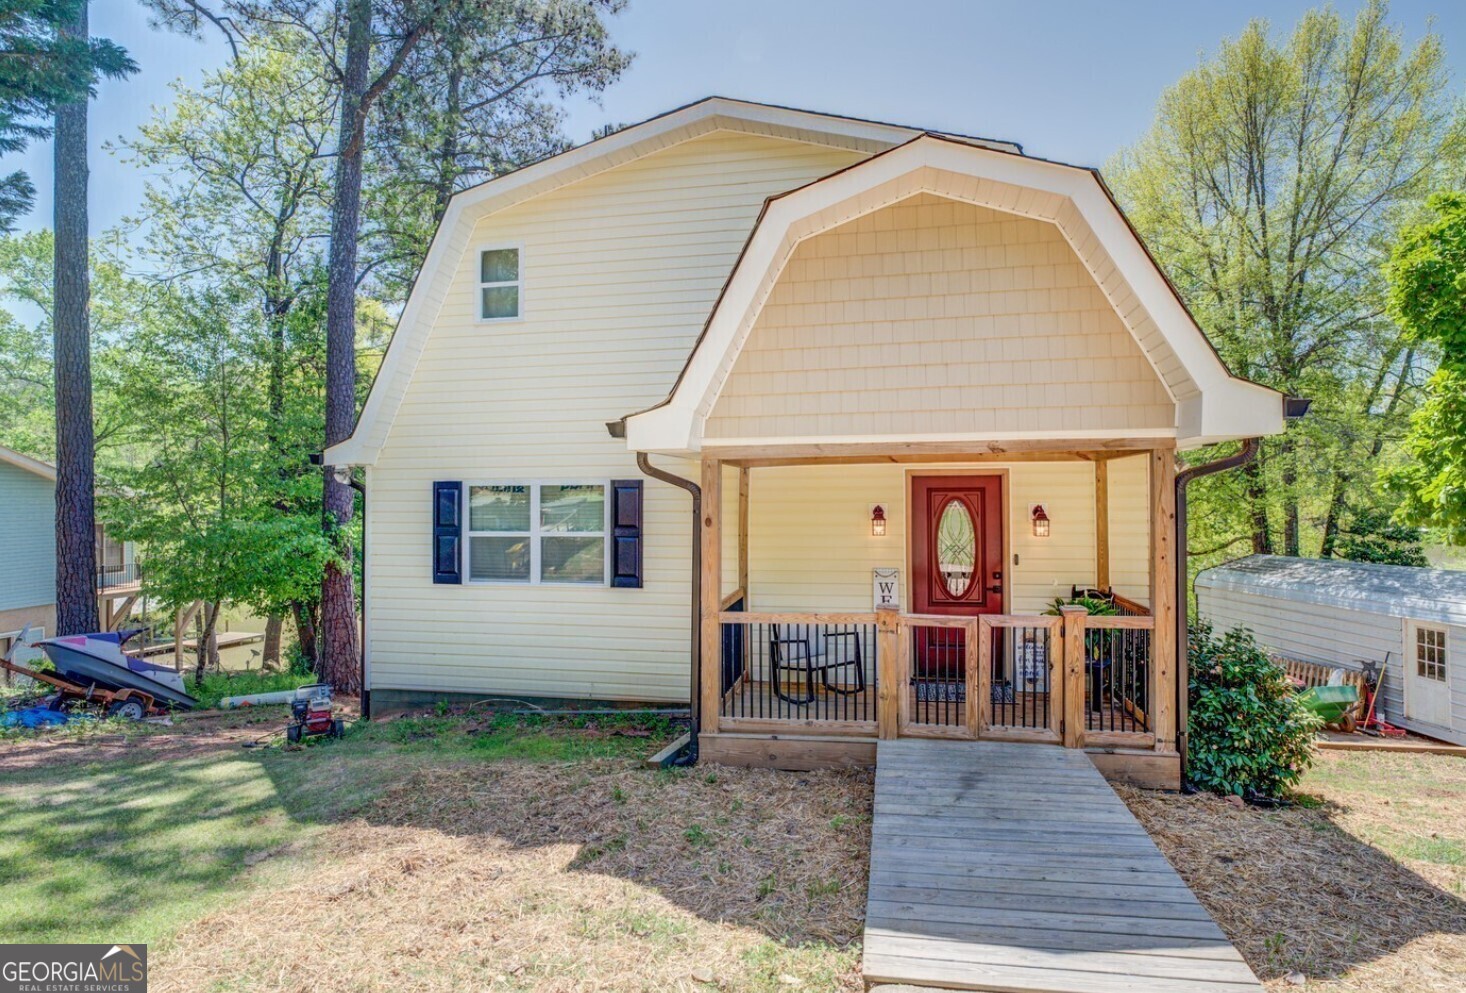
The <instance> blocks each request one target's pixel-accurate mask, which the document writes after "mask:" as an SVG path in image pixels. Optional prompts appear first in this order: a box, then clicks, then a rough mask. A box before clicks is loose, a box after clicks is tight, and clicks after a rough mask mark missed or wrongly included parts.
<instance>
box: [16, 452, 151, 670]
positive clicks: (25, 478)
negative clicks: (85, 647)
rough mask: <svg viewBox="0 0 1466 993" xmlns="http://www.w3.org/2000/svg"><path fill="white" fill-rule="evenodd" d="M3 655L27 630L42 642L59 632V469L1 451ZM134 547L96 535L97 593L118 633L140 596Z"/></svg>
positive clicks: (104, 616) (103, 614) (104, 613)
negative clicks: (57, 538) (57, 612)
mask: <svg viewBox="0 0 1466 993" xmlns="http://www.w3.org/2000/svg"><path fill="white" fill-rule="evenodd" d="M0 548H3V549H4V555H3V559H4V562H5V566H4V568H3V569H0V655H3V654H4V653H5V651H6V650H7V649H8V648H9V647H10V642H11V641H12V639H14V638H16V637H17V636H18V635H19V634H20V632H21V630H22V629H24V628H25V626H26V625H27V624H29V625H30V626H31V629H32V635H33V638H34V639H36V640H38V639H39V638H41V637H44V636H45V635H47V634H54V633H55V631H56V467H55V466H53V465H50V464H49V463H46V462H41V461H40V460H38V459H33V458H31V457H30V456H28V455H22V454H21V453H20V452H17V451H13V450H11V449H9V448H0ZM138 589H139V587H138V573H137V564H136V562H135V561H134V558H133V549H132V545H131V544H130V543H124V542H119V541H114V540H113V539H111V538H109V537H107V536H106V535H105V534H103V533H102V531H101V529H100V528H99V529H98V532H97V593H98V606H99V608H100V615H101V617H102V619H103V622H104V623H109V624H110V626H113V627H115V626H116V624H117V623H119V622H120V621H121V620H122V619H123V618H124V617H126V616H127V613H128V612H129V611H130V610H131V607H132V604H133V603H134V602H135V601H136V596H137V593H138Z"/></svg>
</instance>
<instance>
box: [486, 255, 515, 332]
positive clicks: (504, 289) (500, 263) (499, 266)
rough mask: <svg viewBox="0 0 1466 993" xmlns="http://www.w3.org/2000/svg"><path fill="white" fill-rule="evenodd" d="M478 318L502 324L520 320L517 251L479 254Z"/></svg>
mask: <svg viewBox="0 0 1466 993" xmlns="http://www.w3.org/2000/svg"><path fill="white" fill-rule="evenodd" d="M478 281H479V316H480V317H482V318H483V319H484V320H486V321H504V320H509V319H510V318H514V317H518V316H519V304H520V299H519V291H520V276H519V249H517V248H488V249H485V250H484V251H482V252H480V253H479V276H478Z"/></svg>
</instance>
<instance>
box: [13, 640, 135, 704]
mask: <svg viewBox="0 0 1466 993" xmlns="http://www.w3.org/2000/svg"><path fill="white" fill-rule="evenodd" d="M22 647H24V640H23V639H21V638H17V639H16V640H15V642H14V643H13V644H12V645H11V646H10V649H9V651H7V652H6V653H5V656H4V657H3V658H0V669H6V670H8V671H10V672H13V673H15V674H16V675H18V676H25V677H27V678H29V679H34V680H35V681H36V682H38V683H42V684H44V685H46V686H50V687H52V688H53V689H55V690H56V695H55V696H54V697H52V698H51V700H50V701H49V704H50V707H51V709H52V710H63V711H65V710H74V709H83V710H91V709H97V710H100V711H101V712H102V713H103V714H104V715H105V716H107V717H122V718H126V719H127V720H132V721H140V720H142V719H143V718H144V717H147V716H148V715H150V714H161V713H163V712H164V709H163V708H162V707H159V706H158V702H157V701H156V700H155V699H154V698H153V695H152V694H151V693H146V692H144V691H142V690H135V689H130V688H126V689H120V690H108V689H103V688H102V687H100V686H82V685H80V684H79V683H73V682H71V681H70V680H67V679H62V678H61V677H60V676H58V675H56V674H55V673H53V672H42V671H40V670H39V669H31V668H28V667H27V666H23V665H21V664H19V663H18V662H16V661H15V653H16V651H18V650H19V649H20V648H22Z"/></svg>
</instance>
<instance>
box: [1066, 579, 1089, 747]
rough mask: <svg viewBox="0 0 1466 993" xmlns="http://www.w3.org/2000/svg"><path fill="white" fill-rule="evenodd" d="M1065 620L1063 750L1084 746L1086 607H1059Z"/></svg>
mask: <svg viewBox="0 0 1466 993" xmlns="http://www.w3.org/2000/svg"><path fill="white" fill-rule="evenodd" d="M1059 613H1060V614H1062V615H1063V617H1064V667H1063V669H1062V670H1061V673H1060V678H1061V679H1062V680H1063V686H1064V747H1065V748H1078V747H1080V746H1081V745H1083V744H1084V619H1085V618H1086V617H1088V616H1089V611H1087V610H1085V609H1084V608H1083V607H1078V606H1069V607H1060V608H1059Z"/></svg>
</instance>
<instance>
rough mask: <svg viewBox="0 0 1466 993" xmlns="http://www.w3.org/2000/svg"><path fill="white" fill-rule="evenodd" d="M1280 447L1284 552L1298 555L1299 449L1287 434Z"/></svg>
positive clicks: (1299, 543)
mask: <svg viewBox="0 0 1466 993" xmlns="http://www.w3.org/2000/svg"><path fill="white" fill-rule="evenodd" d="M1280 447H1281V449H1282V451H1281V455H1282V460H1283V471H1282V483H1283V487H1282V488H1283V554H1284V555H1293V556H1297V555H1299V554H1301V552H1300V549H1301V547H1302V545H1301V539H1300V537H1299V525H1298V450H1297V448H1296V447H1295V446H1294V444H1293V439H1291V438H1289V437H1287V436H1286V435H1285V436H1284V437H1283V443H1282V445H1281V446H1280Z"/></svg>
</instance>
